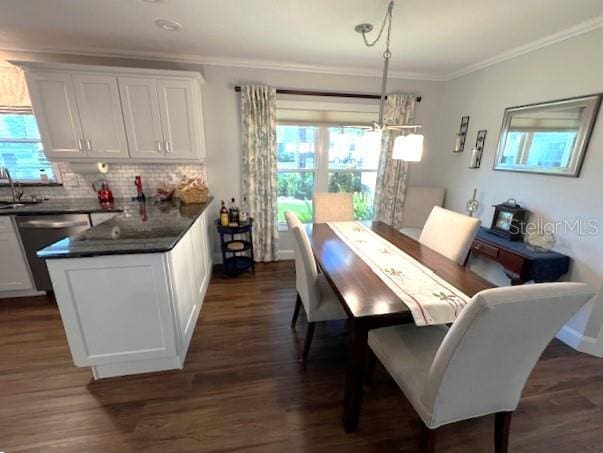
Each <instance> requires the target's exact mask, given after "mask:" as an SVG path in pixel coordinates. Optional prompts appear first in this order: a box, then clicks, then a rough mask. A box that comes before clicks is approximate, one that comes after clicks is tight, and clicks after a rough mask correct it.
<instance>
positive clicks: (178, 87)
mask: <svg viewBox="0 0 603 453" xmlns="http://www.w3.org/2000/svg"><path fill="white" fill-rule="evenodd" d="M157 90H158V92H159V109H160V113H161V126H162V130H163V138H164V143H165V152H166V158H167V159H170V160H173V159H194V158H195V156H196V154H197V150H198V149H199V130H200V128H199V127H198V124H199V121H198V118H197V117H196V111H197V110H199V109H200V108H201V100H200V99H198V97H197V96H196V95H195V94H196V93H195V88H194V84H193V81H192V80H170V79H166V80H158V81H157ZM195 102H197V103H198V108H197V109H195V107H194V103H195Z"/></svg>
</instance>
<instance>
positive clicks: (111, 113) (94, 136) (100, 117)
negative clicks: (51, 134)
mask: <svg viewBox="0 0 603 453" xmlns="http://www.w3.org/2000/svg"><path fill="white" fill-rule="evenodd" d="M72 80H73V87H74V91H75V99H76V102H77V107H78V111H79V112H80V120H81V122H82V134H83V135H82V139H83V140H84V143H83V144H84V146H85V148H86V154H87V156H88V157H93V158H95V159H112V158H121V159H123V158H125V159H127V158H128V157H130V156H129V154H128V142H127V141H126V131H125V129H124V119H123V115H122V112H121V103H120V101H119V89H118V88H117V78H116V77H114V76H111V75H92V74H77V73H75V74H73V75H72Z"/></svg>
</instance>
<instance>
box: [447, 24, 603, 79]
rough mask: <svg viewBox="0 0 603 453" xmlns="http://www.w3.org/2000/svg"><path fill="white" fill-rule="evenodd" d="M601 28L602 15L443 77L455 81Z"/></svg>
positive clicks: (602, 25)
mask: <svg viewBox="0 0 603 453" xmlns="http://www.w3.org/2000/svg"><path fill="white" fill-rule="evenodd" d="M601 27H603V15H601V16H597V17H595V18H593V19H589V20H587V21H585V22H581V23H579V24H577V25H574V26H573V27H570V28H567V29H565V30H562V31H559V32H557V33H553V34H551V35H548V36H545V37H544V38H540V39H537V40H535V41H532V42H530V43H528V44H524V45H523V46H519V47H516V48H514V49H511V50H507V51H505V52H502V53H499V54H498V55H495V56H493V57H490V58H486V59H485V60H482V61H480V62H477V63H473V64H471V65H469V66H466V67H464V68H463V69H460V70H458V71H455V72H453V73H450V74H448V75H447V76H445V77H444V79H445V80H452V79H456V78H458V77H461V76H464V75H467V74H470V73H472V72H475V71H479V70H480V69H484V68H487V67H488V66H493V65H495V64H498V63H502V62H503V61H507V60H511V59H512V58H515V57H519V56H521V55H525V54H527V53H530V52H534V51H535V50H538V49H542V48H543V47H548V46H550V45H552V44H556V43H558V42H561V41H565V40H566V39H570V38H573V37H575V36H579V35H583V34H585V33H588V32H590V31H593V30H597V29H598V28H601Z"/></svg>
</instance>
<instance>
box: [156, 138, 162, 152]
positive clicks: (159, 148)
mask: <svg viewBox="0 0 603 453" xmlns="http://www.w3.org/2000/svg"><path fill="white" fill-rule="evenodd" d="M157 151H159V152H160V153H161V152H163V147H162V145H161V140H157Z"/></svg>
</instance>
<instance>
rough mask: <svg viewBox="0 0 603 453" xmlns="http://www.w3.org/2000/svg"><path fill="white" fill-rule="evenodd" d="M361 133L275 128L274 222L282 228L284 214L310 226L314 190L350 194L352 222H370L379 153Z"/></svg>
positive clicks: (342, 129) (338, 129) (363, 131)
mask: <svg viewBox="0 0 603 453" xmlns="http://www.w3.org/2000/svg"><path fill="white" fill-rule="evenodd" d="M366 132H367V130H366V129H362V128H355V127H327V126H322V127H316V126H289V125H279V126H277V153H278V172H279V173H278V182H279V194H278V195H279V200H278V221H279V222H285V218H284V212H285V211H287V210H289V211H292V212H294V213H295V214H296V215H297V216H298V217H299V218H300V220H301V221H302V222H311V221H312V195H313V193H314V191H315V190H316V191H318V192H327V191H328V192H350V193H353V199H354V214H355V217H356V219H358V220H369V219H371V218H372V215H373V197H374V193H375V182H376V177H377V166H378V163H379V151H378V146H376V144H375V143H373V142H372V141H371V140H370V137H369V136H367V134H366Z"/></svg>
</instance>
